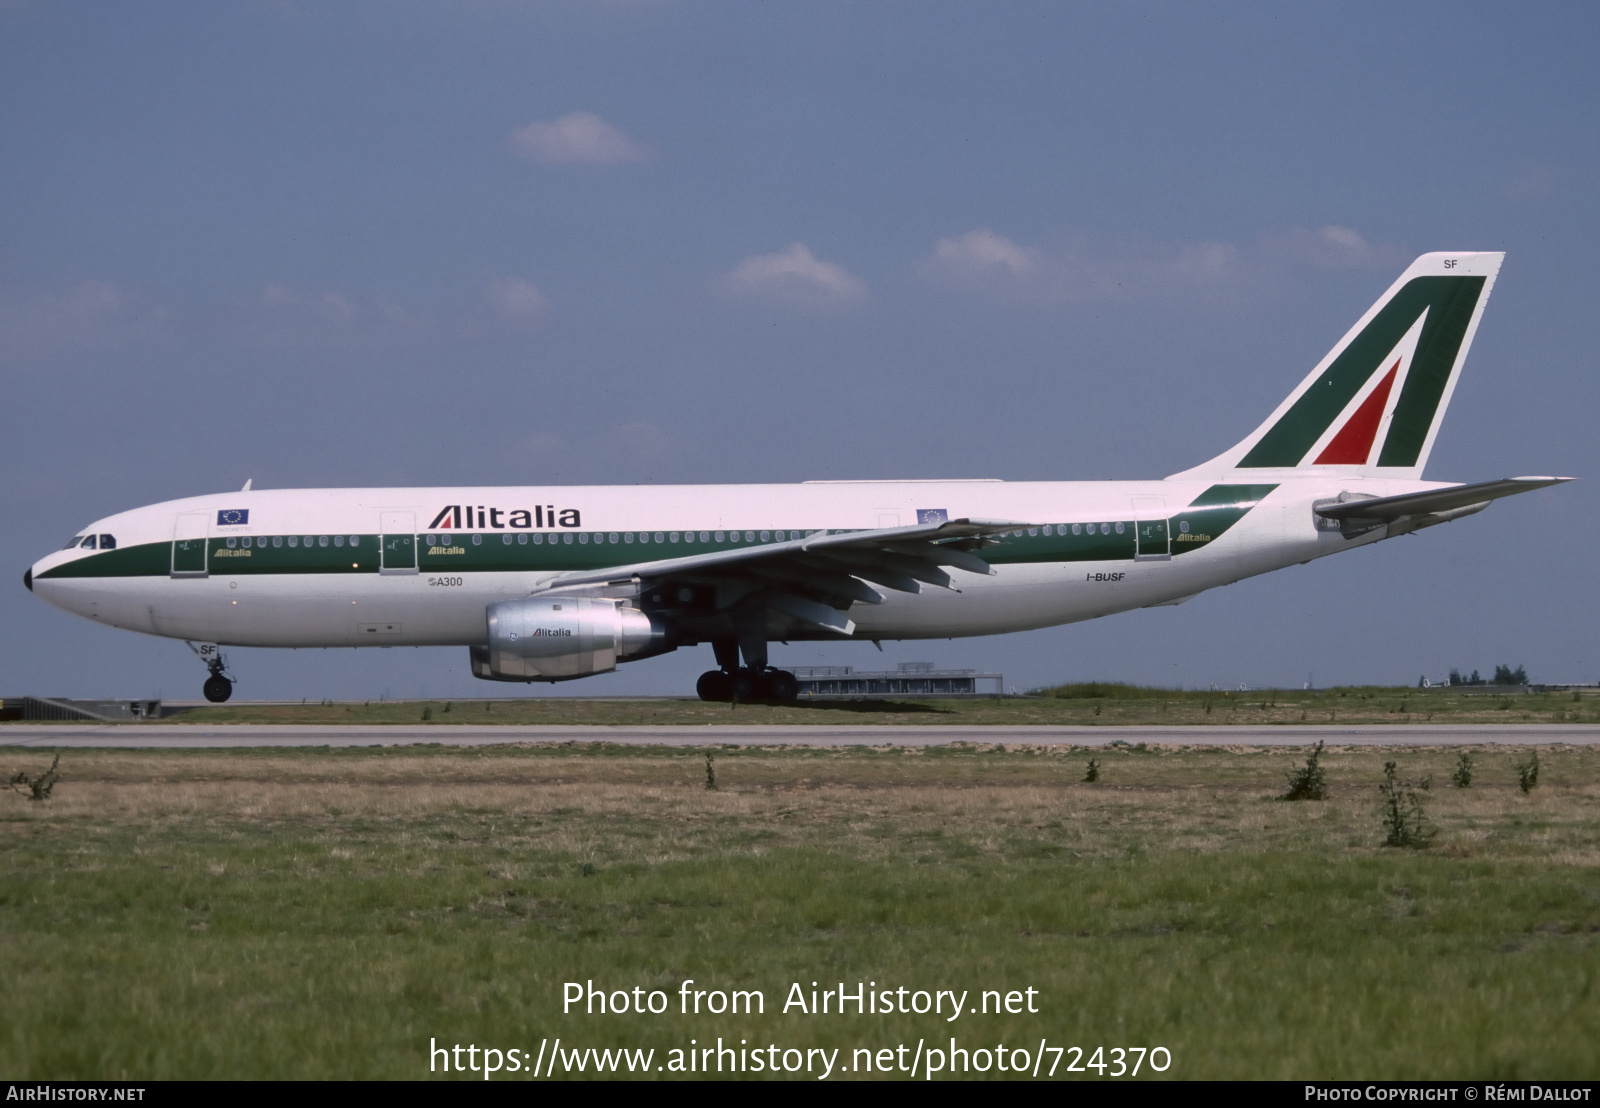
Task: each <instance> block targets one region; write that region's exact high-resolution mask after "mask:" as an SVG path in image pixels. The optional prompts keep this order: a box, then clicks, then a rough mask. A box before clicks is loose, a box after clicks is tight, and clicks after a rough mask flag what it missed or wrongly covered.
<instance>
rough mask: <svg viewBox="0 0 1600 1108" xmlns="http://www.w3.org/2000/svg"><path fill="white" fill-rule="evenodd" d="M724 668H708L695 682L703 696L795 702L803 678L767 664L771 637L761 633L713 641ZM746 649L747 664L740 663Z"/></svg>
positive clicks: (718, 660)
mask: <svg viewBox="0 0 1600 1108" xmlns="http://www.w3.org/2000/svg"><path fill="white" fill-rule="evenodd" d="M711 649H712V650H713V651H714V652H715V653H716V656H717V665H718V666H720V667H721V668H720V669H713V670H707V671H706V672H705V673H702V674H701V675H700V680H699V681H697V682H696V683H695V688H694V691H695V692H697V693H699V694H700V699H701V700H720V701H729V700H732V701H734V702H736V703H745V704H748V703H751V702H762V703H767V704H792V703H794V701H795V698H796V697H798V696H799V695H800V682H799V681H798V680H796V679H795V675H794V674H792V673H790V672H789V671H788V670H786V669H774V668H773V667H772V666H769V665H768V664H767V640H766V638H765V637H764V636H762V635H759V634H752V635H748V636H746V637H745V638H744V639H742V640H734V639H717V640H715V641H714V642H712V644H711ZM741 649H742V650H743V651H744V660H745V664H744V665H742V666H741V665H740V664H739V652H740V650H741Z"/></svg>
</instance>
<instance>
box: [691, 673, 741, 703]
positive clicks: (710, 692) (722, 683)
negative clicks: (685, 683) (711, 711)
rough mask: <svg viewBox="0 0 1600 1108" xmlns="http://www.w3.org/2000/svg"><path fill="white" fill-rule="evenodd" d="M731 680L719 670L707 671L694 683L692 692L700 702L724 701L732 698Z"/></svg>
mask: <svg viewBox="0 0 1600 1108" xmlns="http://www.w3.org/2000/svg"><path fill="white" fill-rule="evenodd" d="M732 683H733V679H732V678H731V677H730V676H729V675H728V674H726V673H724V672H722V670H720V669H709V670H707V671H706V672H704V673H702V674H701V675H700V680H698V681H696V682H695V685H694V691H695V692H696V693H698V694H699V696H700V699H701V700H711V701H725V700H730V699H732V697H733V693H732Z"/></svg>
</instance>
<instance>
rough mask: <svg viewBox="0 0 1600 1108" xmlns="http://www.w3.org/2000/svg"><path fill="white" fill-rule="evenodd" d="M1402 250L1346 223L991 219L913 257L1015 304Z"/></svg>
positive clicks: (1369, 258)
mask: <svg viewBox="0 0 1600 1108" xmlns="http://www.w3.org/2000/svg"><path fill="white" fill-rule="evenodd" d="M1407 260H1408V258H1407V256H1406V255H1405V254H1404V252H1402V251H1399V250H1397V249H1396V248H1394V247H1383V246H1375V245H1373V244H1371V243H1369V242H1367V240H1366V239H1364V238H1363V237H1362V236H1361V235H1360V234H1359V233H1357V232H1356V231H1353V230H1351V229H1350V228H1348V227H1338V226H1331V225H1330V226H1326V227H1321V228H1318V229H1316V230H1306V229H1303V228H1294V229H1291V230H1288V231H1281V232H1276V233H1273V234H1270V235H1265V236H1263V237H1262V238H1260V239H1258V240H1257V241H1256V242H1255V243H1252V244H1250V245H1246V246H1238V245H1235V244H1233V243H1228V242H1216V241H1209V242H1191V243H1170V242H1169V243H1134V242H1096V241H1092V240H1090V239H1088V238H1086V237H1082V236H1078V237H1073V238H1067V239H1062V240H1058V241H1054V242H1051V243H1048V244H1045V245H1040V246H1023V245H1020V244H1018V243H1016V242H1013V241H1012V240H1010V239H1008V238H1006V237H1005V236H1003V235H1000V234H997V233H996V232H994V231H991V230H988V229H987V228H979V229H976V230H972V231H968V232H966V233H965V234H961V235H956V236H953V237H949V238H942V239H940V240H938V241H937V242H936V243H935V244H934V247H933V250H932V252H931V253H929V254H928V255H927V256H926V257H924V258H923V259H922V261H921V262H919V263H918V265H917V270H918V272H919V273H920V274H921V275H922V277H923V278H924V279H925V280H927V281H929V282H930V283H932V284H934V285H937V286H940V287H942V288H945V289H947V290H950V291H954V292H961V293H967V294H972V295H978V296H984V297H987V298H990V299H996V300H1002V301H1009V302H1014V303H1036V304H1071V303H1089V302H1098V301H1104V300H1112V299H1132V298H1137V297H1141V296H1145V295H1153V294H1159V293H1168V292H1174V291H1182V292H1193V293H1198V294H1203V295H1211V296H1218V295H1220V296H1229V295H1232V294H1234V293H1237V292H1242V291H1246V290H1256V289H1259V288H1260V286H1261V285H1262V284H1263V283H1270V282H1272V281H1276V280H1281V279H1283V278H1284V277H1286V276H1287V275H1289V274H1291V273H1293V272H1296V271H1303V270H1307V269H1382V268H1386V267H1392V266H1395V265H1397V264H1404V262H1405V261H1407Z"/></svg>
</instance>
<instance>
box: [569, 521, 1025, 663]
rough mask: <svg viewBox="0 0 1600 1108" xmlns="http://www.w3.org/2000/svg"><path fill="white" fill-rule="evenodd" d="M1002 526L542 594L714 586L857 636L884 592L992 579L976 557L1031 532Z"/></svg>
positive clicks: (900, 530) (735, 559) (730, 560)
mask: <svg viewBox="0 0 1600 1108" xmlns="http://www.w3.org/2000/svg"><path fill="white" fill-rule="evenodd" d="M1027 526H1028V524H1026V523H1018V522H1016V521H1014V520H997V519H955V520H948V521H945V522H942V523H926V524H915V525H913V526H909V527H878V528H872V529H869V530H861V531H817V532H813V533H812V534H810V535H807V536H806V537H805V538H803V539H791V540H789V541H786V542H774V543H763V544H761V545H759V546H744V547H740V548H738V549H736V550H721V551H714V552H712V553H709V554H693V555H690V556H688V557H683V558H663V559H659V560H657V561H650V562H635V563H633V564H631V565H621V566H611V567H608V568H606V569H598V570H588V571H583V572H578V573H567V574H563V575H561V576H560V577H556V578H554V579H553V580H550V581H547V582H546V583H545V584H544V586H543V587H542V588H540V589H539V592H540V593H549V592H560V591H563V590H566V589H571V588H578V587H583V586H588V585H616V584H625V583H630V582H639V583H641V584H645V585H647V586H648V585H649V584H651V583H654V582H660V581H664V580H668V579H671V580H682V581H692V582H708V583H712V584H717V585H721V586H733V587H732V588H724V589H722V590H719V591H722V592H726V593H727V594H728V595H729V596H730V597H734V598H736V599H737V600H738V601H739V602H751V603H757V604H760V605H762V606H764V607H767V608H772V609H775V610H777V611H780V612H783V613H785V614H787V615H789V616H791V617H793V618H795V619H799V620H802V621H804V622H807V623H812V624H816V625H817V626H820V627H826V628H828V629H830V630H833V631H837V632H838V633H840V634H845V635H848V634H851V633H852V632H854V630H855V623H854V621H852V620H850V619H847V618H846V617H845V615H844V612H845V611H847V610H848V609H849V607H850V605H851V604H853V603H855V602H857V601H860V602H862V603H866V604H882V603H883V600H884V594H883V593H882V592H880V591H879V587H881V588H885V589H893V590H895V591H897V592H906V593H918V592H921V591H922V586H923V585H925V584H926V585H936V586H939V587H941V588H947V589H948V588H953V585H952V583H951V579H950V575H949V574H948V573H947V572H945V568H944V567H946V566H953V567H955V568H957V569H963V570H966V571H968V572H969V573H981V574H985V575H989V574H993V573H994V570H993V569H991V568H990V566H989V563H988V562H986V561H984V560H983V559H982V558H981V557H979V555H978V554H977V553H976V551H977V550H979V549H981V548H982V547H983V545H984V544H985V542H986V541H987V540H990V539H991V538H992V537H993V536H996V535H1001V534H1004V533H1005V532H1007V531H1014V530H1017V529H1018V528H1022V527H1027Z"/></svg>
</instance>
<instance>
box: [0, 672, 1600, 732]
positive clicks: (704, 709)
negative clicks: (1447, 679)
mask: <svg viewBox="0 0 1600 1108" xmlns="http://www.w3.org/2000/svg"><path fill="white" fill-rule="evenodd" d="M163 722H167V723H192V724H200V725H208V726H209V725H212V724H219V723H302V724H322V725H326V724H342V723H354V724H367V725H370V724H423V723H426V724H429V725H431V726H435V727H449V726H451V725H460V724H472V725H476V726H482V725H484V724H540V723H543V724H563V725H569V726H570V725H574V724H594V725H612V726H618V725H629V724H649V725H662V724H666V725H680V724H681V725H696V724H707V723H738V724H758V725H759V724H833V725H839V724H857V723H873V724H895V723H909V724H919V725H927V724H953V725H960V726H972V725H978V724H1012V725H1019V724H1020V725H1028V724H1087V725H1100V726H1132V725H1138V726H1149V725H1159V724H1167V725H1173V726H1179V725H1182V726H1194V725H1205V724H1228V725H1239V724H1284V723H1348V724H1387V723H1447V724H1472V723H1600V696H1597V695H1592V694H1581V695H1579V696H1577V697H1574V695H1573V694H1571V693H1557V692H1552V693H1512V694H1506V693H1503V692H1488V691H1484V690H1483V689H1475V690H1468V689H1408V688H1383V687H1376V686H1363V687H1353V688H1337V689H1317V690H1299V689H1267V690H1260V691H1256V692H1244V693H1241V692H1237V691H1230V692H1205V691H1186V690H1181V689H1154V688H1145V687H1143V686H1139V685H1127V684H1121V683H1117V682H1091V683H1086V684H1077V685H1061V686H1057V687H1055V688H1050V689H1040V690H1038V691H1037V692H1036V693H1035V694H1034V695H1031V696H1028V697H1008V698H1004V699H989V698H982V699H973V700H960V699H943V700H932V699H930V700H916V699H914V698H908V699H905V700H815V701H804V702H801V703H799V704H795V705H789V706H783V707H779V706H775V705H767V704H738V705H734V704H707V703H702V702H700V701H698V700H669V699H660V700H602V699H588V698H577V697H537V698H529V699H521V700H464V701H463V700H457V701H446V700H399V701H394V700H391V701H365V702H350V703H345V702H332V701H328V702H324V703H319V704H270V705H256V704H232V705H217V706H208V707H200V708H193V709H188V710H185V711H184V712H183V713H181V714H180V715H177V716H175V717H173V718H172V719H170V720H166V721H163ZM0 726H3V725H0ZM69 726H75V725H69Z"/></svg>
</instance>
